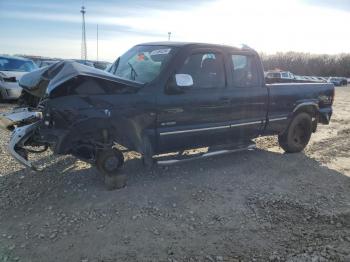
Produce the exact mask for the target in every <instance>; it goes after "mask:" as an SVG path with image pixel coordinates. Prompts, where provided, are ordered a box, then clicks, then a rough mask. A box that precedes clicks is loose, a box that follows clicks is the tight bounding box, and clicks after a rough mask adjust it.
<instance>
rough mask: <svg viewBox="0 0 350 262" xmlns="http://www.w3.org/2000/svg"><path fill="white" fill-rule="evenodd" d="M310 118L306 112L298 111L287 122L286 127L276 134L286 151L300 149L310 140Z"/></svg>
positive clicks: (294, 151) (291, 151)
mask: <svg viewBox="0 0 350 262" xmlns="http://www.w3.org/2000/svg"><path fill="white" fill-rule="evenodd" d="M311 133H312V119H311V116H310V115H309V114H307V113H299V114H297V115H296V116H295V117H294V118H293V119H292V122H291V123H290V124H289V126H288V129H287V130H286V131H285V132H284V133H283V134H281V135H279V136H278V142H279V144H280V146H281V147H282V148H283V150H284V151H285V152H287V153H297V152H300V151H302V150H303V149H304V148H305V147H306V145H307V144H308V143H309V141H310V137H311Z"/></svg>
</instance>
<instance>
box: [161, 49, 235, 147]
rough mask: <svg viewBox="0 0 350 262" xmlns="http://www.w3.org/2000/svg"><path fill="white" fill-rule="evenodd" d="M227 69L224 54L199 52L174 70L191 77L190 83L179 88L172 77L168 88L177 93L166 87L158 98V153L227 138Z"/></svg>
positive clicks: (206, 51) (207, 51)
mask: <svg viewBox="0 0 350 262" xmlns="http://www.w3.org/2000/svg"><path fill="white" fill-rule="evenodd" d="M226 68H227V67H226V66H225V56H224V54H222V53H220V52H219V51H216V50H211V49H200V50H195V51H193V52H192V53H190V54H189V55H188V56H187V57H186V58H185V60H184V61H183V63H182V65H181V66H180V67H179V68H177V69H176V72H177V75H178V74H181V75H182V76H185V79H186V78H191V79H192V82H193V83H192V85H190V86H187V87H184V86H182V87H181V86H178V85H179V84H180V85H181V83H179V82H178V83H177V82H176V77H175V75H174V76H173V81H171V82H170V85H173V87H175V89H177V90H178V92H169V90H167V88H166V90H165V91H164V93H163V94H161V95H160V97H159V99H158V102H157V103H158V108H159V111H158V117H157V134H158V144H157V151H158V153H164V152H171V151H177V150H183V149H189V148H194V147H200V146H211V145H214V144H220V143H221V142H222V141H224V140H225V139H226V138H227V137H228V136H229V129H230V125H229V119H228V117H229V115H228V114H227V112H228V111H229V109H230V101H229V99H228V98H227V97H226V92H227V74H226V73H227V72H226ZM190 82H191V81H190ZM168 88H169V86H168Z"/></svg>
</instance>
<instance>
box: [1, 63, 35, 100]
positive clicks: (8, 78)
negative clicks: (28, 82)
mask: <svg viewBox="0 0 350 262" xmlns="http://www.w3.org/2000/svg"><path fill="white" fill-rule="evenodd" d="M37 68H38V66H37V65H36V64H35V63H34V62H33V61H32V60H30V59H26V58H22V57H15V56H0V100H15V99H18V98H19V97H20V95H21V93H22V88H21V87H20V86H19V84H18V82H19V80H20V79H21V77H22V76H23V75H24V74H26V73H28V72H32V71H34V70H36V69H37Z"/></svg>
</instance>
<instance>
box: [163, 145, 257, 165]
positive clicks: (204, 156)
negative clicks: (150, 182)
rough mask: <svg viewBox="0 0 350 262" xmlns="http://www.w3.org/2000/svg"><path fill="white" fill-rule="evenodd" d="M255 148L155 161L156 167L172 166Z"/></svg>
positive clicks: (252, 146)
mask: <svg viewBox="0 0 350 262" xmlns="http://www.w3.org/2000/svg"><path fill="white" fill-rule="evenodd" d="M255 148H256V145H255V144H250V145H248V146H247V147H242V148H235V149H225V150H218V151H212V152H207V153H204V154H201V155H198V156H197V155H196V156H193V157H187V158H184V159H169V160H156V163H157V165H161V166H162V165H172V164H176V163H180V162H187V161H191V160H195V159H203V158H208V157H212V156H218V155H226V154H231V153H236V152H241V151H245V150H254V149H255Z"/></svg>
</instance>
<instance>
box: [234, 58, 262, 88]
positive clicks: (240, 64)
mask: <svg viewBox="0 0 350 262" xmlns="http://www.w3.org/2000/svg"><path fill="white" fill-rule="evenodd" d="M232 65H233V74H232V75H233V86H234V87H243V88H247V87H248V88H249V87H256V86H258V85H259V78H258V68H257V65H256V61H255V59H254V57H253V56H248V55H232Z"/></svg>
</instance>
